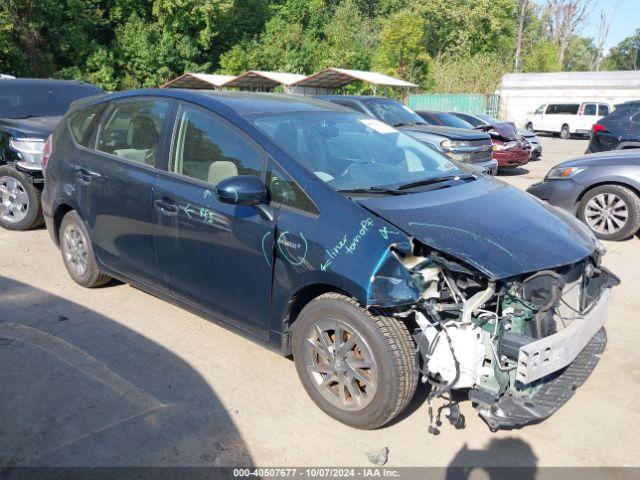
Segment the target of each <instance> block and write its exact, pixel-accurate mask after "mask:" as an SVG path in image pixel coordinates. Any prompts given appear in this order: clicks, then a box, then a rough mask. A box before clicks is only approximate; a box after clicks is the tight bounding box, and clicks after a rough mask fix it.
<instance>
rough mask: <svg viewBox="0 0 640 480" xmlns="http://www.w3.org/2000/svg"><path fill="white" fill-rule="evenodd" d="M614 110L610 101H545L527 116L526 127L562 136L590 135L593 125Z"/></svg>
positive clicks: (532, 130)
mask: <svg viewBox="0 0 640 480" xmlns="http://www.w3.org/2000/svg"><path fill="white" fill-rule="evenodd" d="M612 110H613V108H612V106H611V105H609V104H608V103H597V102H583V103H545V104H544V105H541V106H540V107H538V109H537V110H536V111H535V112H534V113H533V115H531V116H529V118H527V122H526V123H525V127H526V128H527V130H529V131H530V132H550V133H559V134H560V137H561V138H569V137H571V134H574V133H575V134H584V135H588V134H589V132H590V131H591V126H592V125H593V124H594V123H596V122H597V121H598V120H600V119H601V118H602V117H604V116H605V115H609V112H611V111H612Z"/></svg>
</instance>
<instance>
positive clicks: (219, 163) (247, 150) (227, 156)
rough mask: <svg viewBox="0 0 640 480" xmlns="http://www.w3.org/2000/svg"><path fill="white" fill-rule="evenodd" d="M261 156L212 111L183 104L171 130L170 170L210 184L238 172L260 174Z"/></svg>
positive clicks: (261, 168)
mask: <svg viewBox="0 0 640 480" xmlns="http://www.w3.org/2000/svg"><path fill="white" fill-rule="evenodd" d="M263 164H264V161H263V156H262V154H261V153H260V152H259V151H258V150H257V149H256V147H254V146H253V144H251V143H250V142H249V141H248V140H247V139H246V138H245V136H244V135H242V134H241V133H240V132H239V131H238V130H236V129H235V128H233V127H232V126H231V125H228V124H227V123H226V122H224V121H223V120H222V119H220V118H218V117H217V116H216V115H214V114H213V113H211V112H208V111H206V110H203V109H200V108H198V107H192V106H187V105H183V106H182V107H180V111H179V112H178V120H177V124H176V130H175V133H174V145H173V161H172V165H171V168H172V171H173V172H174V173H179V174H181V175H185V176H187V177H191V178H195V179H197V180H201V181H203V182H208V183H211V184H213V185H216V184H218V183H219V182H221V181H222V180H225V179H227V178H230V177H235V176H237V175H255V176H257V177H260V176H262V170H263Z"/></svg>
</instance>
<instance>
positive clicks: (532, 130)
mask: <svg viewBox="0 0 640 480" xmlns="http://www.w3.org/2000/svg"><path fill="white" fill-rule="evenodd" d="M525 128H526V129H527V130H529V131H530V132H531V133H535V130H534V129H533V123H531V122H529V123H527V125H526V126H525Z"/></svg>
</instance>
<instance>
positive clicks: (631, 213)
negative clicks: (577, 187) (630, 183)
mask: <svg viewBox="0 0 640 480" xmlns="http://www.w3.org/2000/svg"><path fill="white" fill-rule="evenodd" d="M603 194H605V195H606V194H610V195H615V196H616V197H617V198H619V199H620V200H622V202H624V208H625V209H626V211H627V217H626V222H625V223H624V224H623V225H622V227H621V228H620V229H619V230H617V231H613V232H611V233H607V232H603V231H598V230H597V229H595V228H594V227H593V226H592V224H590V222H589V219H588V218H587V217H588V216H589V215H591V212H593V210H589V205H590V203H589V202H591V200H592V199H594V198H596V197H598V196H599V195H603ZM594 202H596V201H595V200H594ZM591 205H593V203H592V204H591ZM578 216H579V217H580V219H581V220H582V221H583V222H585V223H586V224H587V226H589V228H590V229H591V231H592V232H593V233H594V234H595V235H596V237H598V238H600V239H602V240H611V241H618V240H625V239H627V238H629V237H631V236H632V235H634V234H635V233H636V232H637V231H638V230H639V229H640V198H638V195H637V194H636V193H635V192H634V191H633V190H631V189H629V188H627V187H623V186H622V185H602V186H600V187H596V188H594V189H592V190H589V191H588V192H587V193H585V195H584V196H583V197H582V200H580V205H579V207H578Z"/></svg>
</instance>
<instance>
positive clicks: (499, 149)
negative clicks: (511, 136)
mask: <svg viewBox="0 0 640 480" xmlns="http://www.w3.org/2000/svg"><path fill="white" fill-rule="evenodd" d="M491 143H492V144H493V158H494V159H495V160H497V161H498V167H499V168H505V167H507V168H509V167H520V166H522V165H525V164H526V163H527V162H529V159H530V158H531V146H530V145H529V144H528V142H527V141H526V140H524V139H517V140H511V141H501V140H498V139H497V138H494V137H492V138H491Z"/></svg>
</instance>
